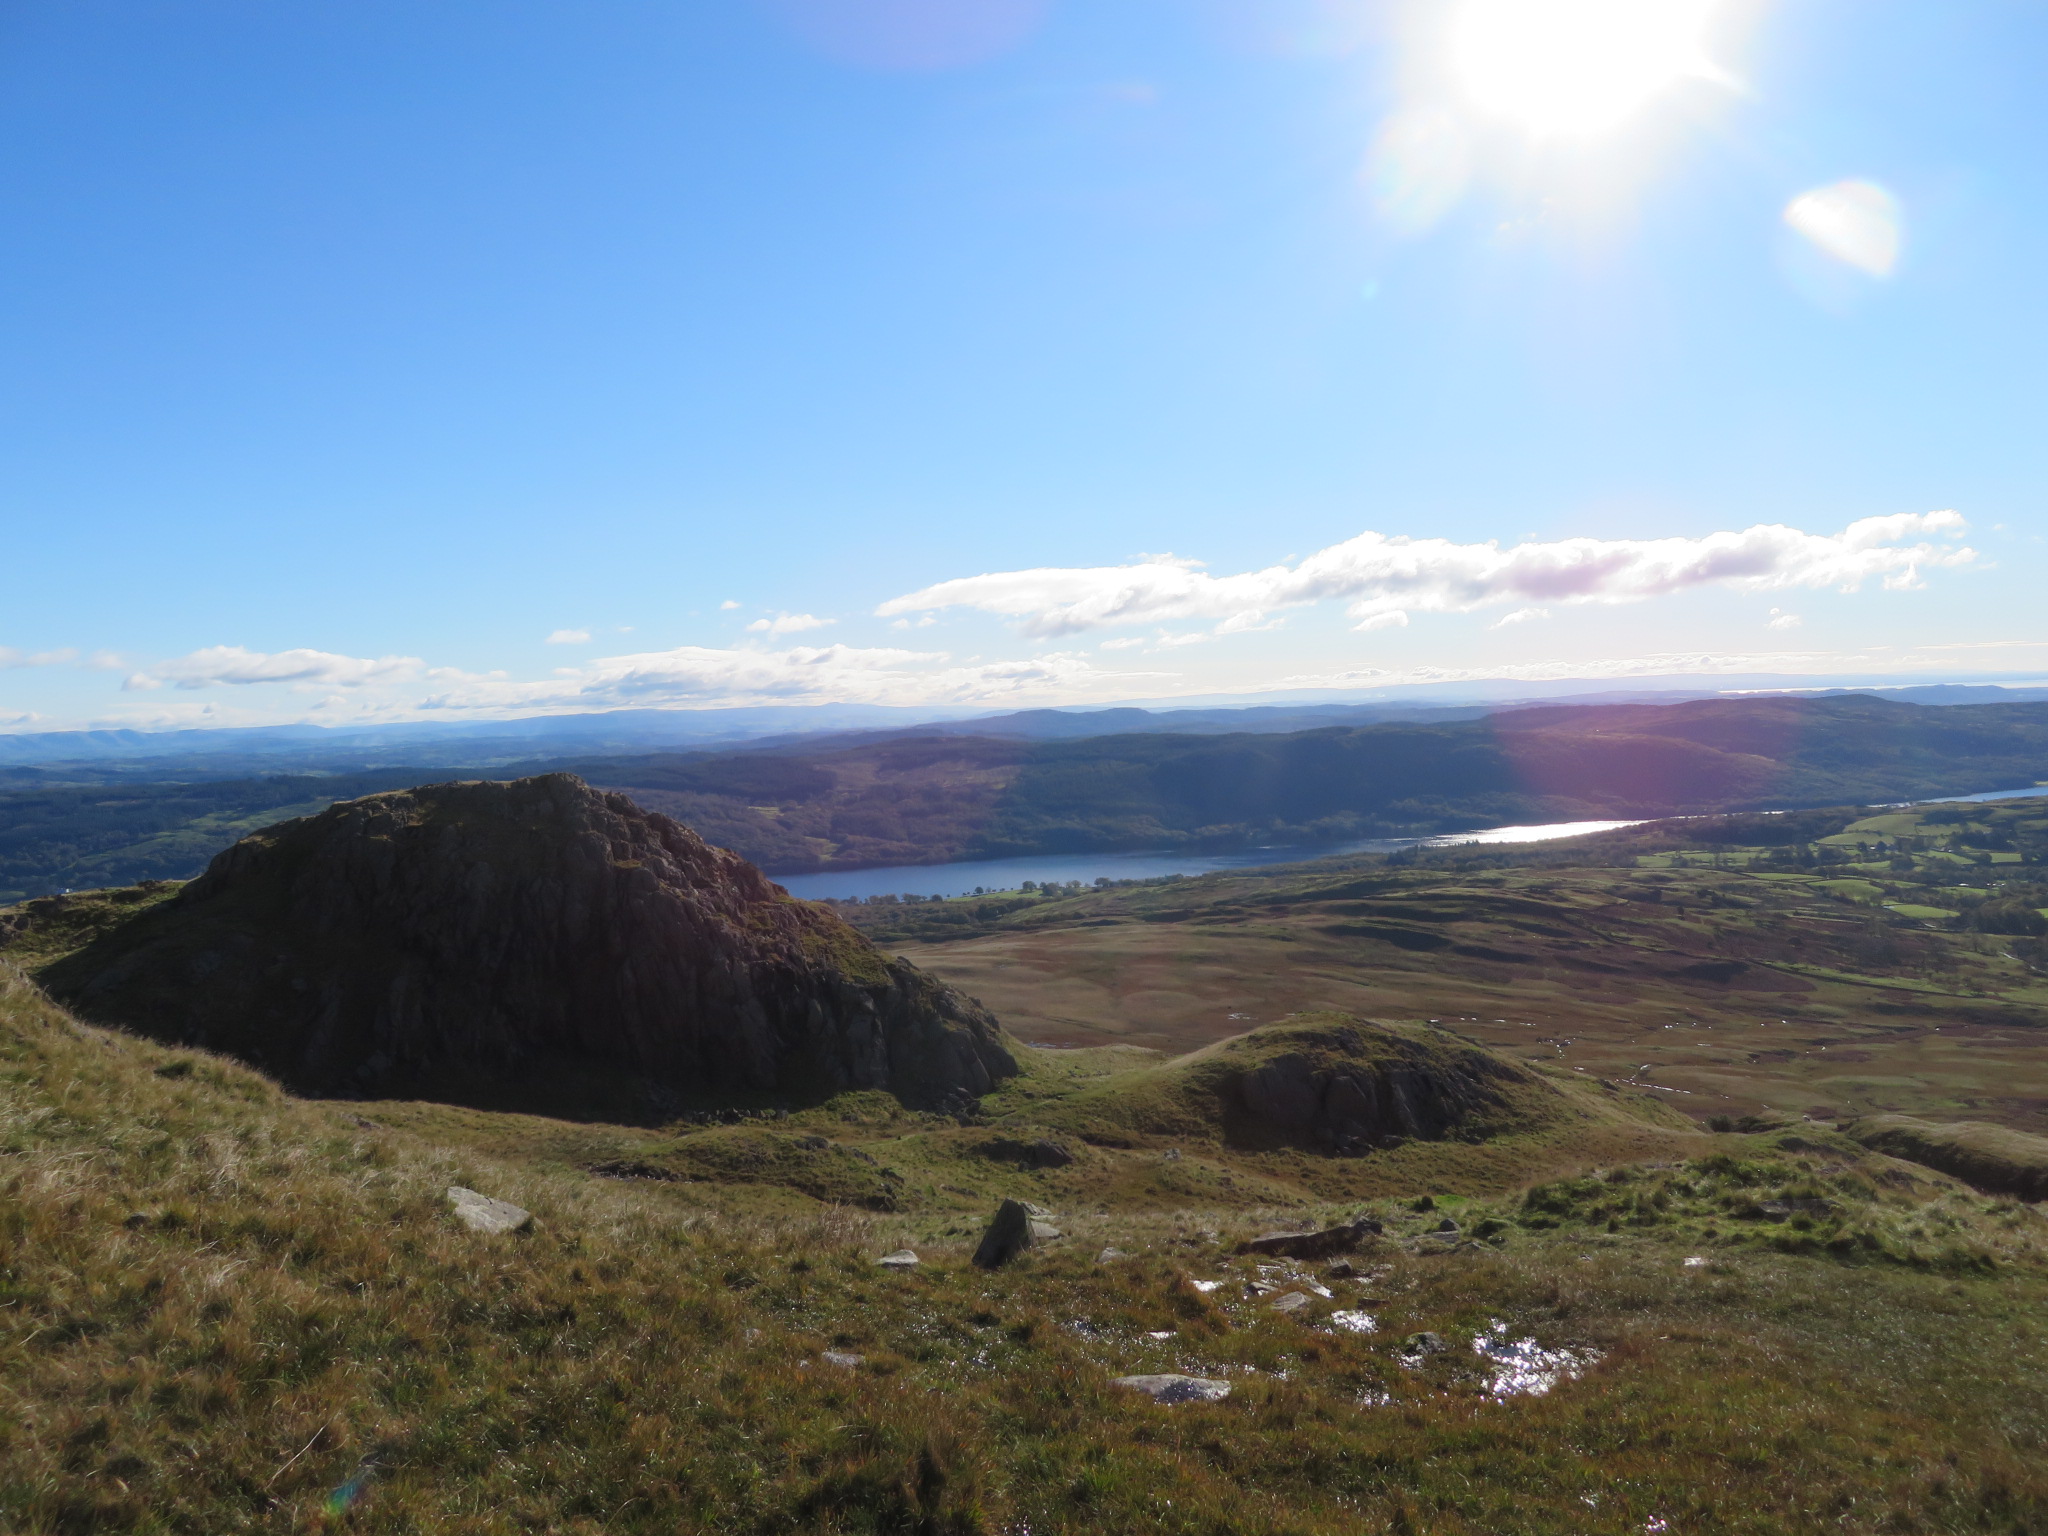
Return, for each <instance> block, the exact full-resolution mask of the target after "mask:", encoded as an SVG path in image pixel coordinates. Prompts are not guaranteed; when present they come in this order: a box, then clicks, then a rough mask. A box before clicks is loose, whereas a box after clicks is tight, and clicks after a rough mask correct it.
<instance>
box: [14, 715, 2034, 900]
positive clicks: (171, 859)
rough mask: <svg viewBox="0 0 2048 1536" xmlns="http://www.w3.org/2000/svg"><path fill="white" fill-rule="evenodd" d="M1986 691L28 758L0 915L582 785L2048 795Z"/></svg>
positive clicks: (1335, 799)
mask: <svg viewBox="0 0 2048 1536" xmlns="http://www.w3.org/2000/svg"><path fill="white" fill-rule="evenodd" d="M1986 691H1989V690H1986ZM1962 692H1963V691H1962V690H1953V689H1943V690H1940V691H1938V692H1935V693H1933V694H1932V696H1931V697H1930V699H1929V702H1928V703H1924V704H1923V703H1905V702H1900V701H1899V700H1898V699H1896V698H1882V699H1880V698H1873V697H1870V696H1868V695H1863V694H1841V695H1834V696H1825V697H1804V698H1788V697H1772V698H1751V699H1695V700H1690V701H1687V702H1683V703H1676V704H1670V703H1665V704H1548V705H1535V706H1523V707H1516V708H1495V709H1492V710H1490V711H1481V710H1479V709H1477V708H1470V707H1466V708H1451V707H1445V708H1435V709H1428V710H1418V709H1412V708H1397V707H1393V706H1336V707H1331V708H1327V709H1313V710H1303V709H1300V708H1279V707H1276V708H1273V709H1247V710H1222V709H1215V710H1186V711H1157V712H1155V711H1145V710H1138V709H1117V710H1102V711H1088V712H1080V711H1065V710H1034V711H1028V712H1025V713H1021V714H1013V715H1004V716H993V717H988V718H985V719H982V720H979V721H973V722H964V723H963V722H917V723H914V724H911V725H908V726H904V727H901V728H898V729H895V730H890V731H879V732H878V731H872V730H871V731H865V732H840V733H835V734H822V735H803V736H798V737H795V738H783V739H781V740H779V741H778V740H775V739H769V740H757V741H753V742H749V743H744V744H741V745H739V746H733V745H730V744H725V743H719V742H712V743H710V744H708V745H706V746H703V747H700V748H698V749H696V750H686V751H674V750H670V751H652V752H650V751H646V750H637V751H635V750H627V751H615V750H614V751H607V750H605V748H607V747H608V746H610V744H611V743H612V742H613V741H614V740H616V739H617V738H616V735H615V734H608V733H607V732H608V729H609V731H611V732H616V731H618V730H619V729H621V727H619V726H618V725H617V724H616V723H614V724H613V725H612V726H611V727H609V728H605V727H600V726H588V727H585V728H584V729H585V731H586V734H585V735H584V736H582V737H580V738H577V739H576V742H575V743H574V744H572V745H571V746H570V747H568V748H567V749H562V748H561V747H560V744H559V743H556V744H555V746H556V750H550V751H547V752H544V753H536V754H534V755H532V756H527V757H513V758H511V759H510V760H507V759H506V758H503V757H499V756H498V755H497V749H504V748H507V747H511V746H525V745H530V744H531V743H532V741H533V740H534V738H532V737H520V736H514V735H501V736H498V737H496V738H491V737H488V736H486V737H483V738H480V739H476V738H473V739H472V740H471V741H470V743H469V745H470V746H471V747H472V749H473V750H474V752H475V755H474V756H472V757H470V758H468V759H467V760H464V759H461V758H454V760H453V761H448V760H440V761H419V762H414V763H412V764H400V765H394V766H387V767H376V768H371V769H364V770H356V771H351V772H348V773H310V772H303V771H301V772H294V773H286V774H279V773H277V772H275V771H274V770H273V771H270V772H250V771H248V770H247V769H244V770H243V771H242V772H241V773H240V774H239V775H237V776H232V777H231V776H227V775H225V774H221V773H219V772H218V771H217V770H215V771H213V772H210V773H200V772H196V771H195V772H192V773H190V774H189V775H188V776H180V775H175V774H170V773H159V774H158V775H157V776H156V777H155V778H152V777H150V768H149V767H148V765H147V764H144V763H128V764H120V763H115V764H112V765H102V766H101V767H100V768H97V769H94V770H91V771H86V770H80V769H78V768H76V767H41V768H35V767H17V768H14V769H11V770H0V903H5V902H9V901H15V900H19V899H21V898H22V897H24V896H34V895H45V894H49V893H51V892H54V891H59V890H64V889H66V888H72V889H84V888H87V887H92V886H104V885H116V884H127V883H130V882H133V881H137V880H142V879H182V878H186V877H189V876H191V875H194V874H197V873H198V871H199V870H200V869H201V868H203V867H204V865H205V863H206V861H207V860H208V859H209V858H211V857H212V856H213V855H214V854H215V853H217V852H219V851H220V849H222V848H224V847H226V846H227V845H228V844H230V843H232V842H234V841H235V839H236V838H238V837H240V836H241V835H243V834H244V833H246V832H249V831H252V830H254V829H255V828H257V827H259V826H263V825H267V824H269V823H271V822H274V821H277V820H279V819H281V818H285V817H291V816H305V815H312V814H315V813H317V812H319V811H320V810H322V809H324V808H325V807H326V806H327V805H328V804H329V803H331V802H333V801H335V800H341V799H348V798H351V797H355V796H360V795H365V794H371V793H376V792H379V791H383V790H389V789H397V788H404V787H408V786H411V785H417V784H422V783H430V782H435V781H445V780H449V779H462V778H510V777H514V776H516V775H519V774H529V773H538V772H544V771H550V770H553V769H558V768H568V769H571V770H573V771H574V772H576V773H579V774H581V775H582V776H583V777H584V778H585V779H587V780H589V781H590V782H591V783H593V784H598V785H601V786H603V787H605V788H609V789H618V790H623V791H625V792H627V793H628V794H630V795H631V796H632V797H633V798H634V799H635V800H636V801H638V802H639V803H640V804H642V805H643V806H645V807H646V808H648V809H649V810H658V811H662V812H664V813H666V814H668V815H670V816H673V817H674V818H675V819H677V820H678V821H681V822H684V823H685V824H687V825H689V826H691V827H694V828H695V829H696V830H697V831H699V832H701V833H702V834H703V835H704V836H705V837H706V838H707V839H709V840H710V841H711V842H713V843H715V844H718V845H720V846H722V847H727V848H731V849H734V850H736V851H738V852H740V853H742V854H744V855H745V856H746V857H747V858H749V859H751V860H752V861H754V862H755V863H757V864H759V865H760V866H761V867H763V868H764V869H767V870H768V871H770V872H771V873H778V874H793V873H801V872H809V871H814V870H823V869H858V868H863V867H876V866H882V865H895V864H939V863H947V862H951V861H954V860H958V859H979V858H1001V857H1007V856H1013V855H1025V854H1048V853H1094V852H1111V851H1126V850H1175V849H1181V850H1203V851H1224V850H1230V849H1238V848H1248V847H1268V846H1284V847H1302V848H1305V849H1313V848H1316V847H1328V846H1330V845H1333V844H1335V843H1339V842H1343V841H1347V840H1355V839H1359V838H1368V837H1385V836H1414V835H1426V834H1430V833H1439V832H1454V831H1466V830H1471V829H1474V828H1479V827H1486V826H1496V825H1501V824H1504V823H1516V822H1548V821H1571V820H1580V819H1607V818H1612V819H1634V818H1647V817H1658V816H1672V815H1689V814H1695V813H1704V812H1713V811H1730V810H1760V809H1777V808H1793V807H1806V806H1820V805H1846V804H1862V803H1869V802H1873V801H1889V800H1904V799H1911V798H1916V797H1928V796H1936V795H1954V794H1969V793H1975V792H1977V791H1980V790H1996V789H2007V788H2024V787H2029V786H2031V785H2033V784H2035V783H2036V782H2039V781H2042V780H2048V702H2019V703H2013V702H1999V703H1970V702H1963V701H1962V700H1960V699H1957V697H1956V695H1957V694H1958V693H1962ZM1975 693H1976V690H1970V691H1969V692H1968V693H1966V694H1964V697H1965V698H1967V697H1969V696H1971V695H1974V694H1975ZM2000 696H2001V697H2003V696H2004V695H2003V694H2002V692H2001V694H2000ZM1934 704H1939V705H1941V706H1942V707H1931V706H1932V705H1934ZM579 718H586V717H579ZM587 718H590V719H595V720H603V719H606V718H608V717H587ZM1304 719H1306V720H1308V721H1309V722H1311V724H1310V725H1309V727H1308V728H1306V729H1304V728H1302V722H1303V721H1304ZM1105 727H1108V731H1107V732H1106V733H1105V731H1104V728H1105ZM1077 731H1088V732H1089V733H1090V734H1085V735H1077V734H1075V732H1077ZM487 748H488V749H491V750H486V749H487ZM450 756H451V757H452V756H453V753H452V751H451V753H450Z"/></svg>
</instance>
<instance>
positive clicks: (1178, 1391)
mask: <svg viewBox="0 0 2048 1536" xmlns="http://www.w3.org/2000/svg"><path fill="white" fill-rule="evenodd" d="M1110 1385H1111V1386H1116V1387H1128V1388H1130V1390H1131V1391H1133V1392H1142V1393H1144V1394H1145V1395H1146V1396H1147V1397H1149V1398H1151V1399H1152V1401H1153V1402H1155V1403H1215V1402H1220V1401H1222V1400H1223V1399H1224V1398H1226V1397H1228V1396H1230V1383H1229V1382H1227V1381H1214V1380H1211V1379H1210V1378H1209V1377H1207V1376H1172V1375H1166V1376H1119V1377H1117V1378H1116V1380H1115V1381H1113V1382H1111V1383H1110Z"/></svg>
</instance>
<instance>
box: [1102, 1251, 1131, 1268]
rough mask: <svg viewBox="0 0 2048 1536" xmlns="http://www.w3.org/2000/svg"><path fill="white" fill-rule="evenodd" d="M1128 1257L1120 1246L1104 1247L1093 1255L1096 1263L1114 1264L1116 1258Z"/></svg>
mask: <svg viewBox="0 0 2048 1536" xmlns="http://www.w3.org/2000/svg"><path fill="white" fill-rule="evenodd" d="M1129 1257H1130V1255H1129V1254H1128V1253H1125V1252H1124V1251H1123V1249H1121V1248H1105V1249H1103V1250H1102V1252H1100V1253H1098V1254H1097V1255H1095V1262H1096V1263H1098V1264H1114V1263H1115V1262H1116V1261H1117V1260H1118V1259H1128V1258H1129Z"/></svg>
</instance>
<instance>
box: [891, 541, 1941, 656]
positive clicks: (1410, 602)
mask: <svg viewBox="0 0 2048 1536" xmlns="http://www.w3.org/2000/svg"><path fill="white" fill-rule="evenodd" d="M1965 527H1966V525H1965V523H1964V521H1963V519H1962V518H1961V516H1959V515H1958V514H1957V513H1954V512H1927V513H1897V514H1894V515H1892V516H1889V517H1867V518H1864V519H1862V520H1861V521H1860V522H1855V523H1851V524H1850V525H1849V526H1848V527H1847V528H1845V529H1843V530H1842V531H1841V532H1840V533H1835V534H1817V533H1804V532H1802V531H1800V530H1799V529H1797V528H1788V527H1786V526H1785V525H1783V524H1781V523H1759V524H1757V525H1755V526H1754V527H1750V528H1745V529H1741V530H1739V531H1728V532H1721V533H1710V534H1708V535H1706V536H1705V537H1703V538H1697V539H1688V538H1664V539H1559V540H1555V541H1552V542H1550V543H1523V544H1516V545H1513V546H1510V547H1508V548H1505V549H1503V548H1502V547H1501V546H1500V544H1499V543H1498V542H1497V541H1492V540H1489V541H1488V542H1486V543H1483V544H1454V543H1452V542H1450V541H1449V540H1447V539H1414V538H1409V537H1406V536H1405V535H1397V536H1392V537H1390V536H1388V535H1386V534H1382V533H1370V532H1368V533H1362V534H1360V535H1358V537H1356V538H1354V539H1349V540H1346V541H1345V542H1344V543H1342V544H1333V545H1331V546H1330V547H1329V548H1327V549H1323V550H1318V551H1317V552H1316V553H1314V554H1312V555H1310V556H1308V557H1307V558H1306V559H1304V560H1302V561H1300V562H1298V563H1296V564H1294V565H1285V564H1282V565H1274V566H1269V567H1267V568H1266V569H1265V570H1262V571H1247V572H1244V573H1242V574H1240V575H1235V576H1212V575H1210V574H1208V572H1206V571H1204V570H1203V569H1202V568H1201V562H1199V561H1194V560H1183V559H1177V558H1175V557H1173V556H1171V555H1162V556H1159V557H1157V558H1155V559H1152V560H1148V561H1146V562H1144V563H1142V564H1138V565H1120V566H1092V567H1091V566H1084V567H1047V568H1041V569H1038V570H1028V571H1001V572H994V573H990V574H986V575H981V576H965V577H960V578H957V579H955V580H952V581H942V582H939V583H937V584H936V585H934V586H930V587H926V588H924V589H923V590H921V591H917V592H911V593H908V594H906V595H904V596H902V597H895V598H891V599H890V600H889V601H888V602H886V603H883V604H882V605H881V607H879V608H878V609H876V610H875V611H876V613H877V614H879V615H880V616H881V617H883V618H890V617H894V616H896V615H900V614H909V613H930V612H934V611H937V610H940V609H945V608H974V609H979V610H980V611H982V612H984V613H993V614H999V615H1001V616H1003V617H1005V618H1011V619H1017V620H1020V621H1021V623H1020V626H1019V627H1020V628H1021V629H1022V630H1023V632H1024V633H1025V634H1027V635H1032V636H1038V637H1050V636H1058V635H1071V634H1080V633H1083V632H1085V631H1087V630H1091V629H1104V628H1109V627H1111V626H1117V625H1126V624H1158V623H1170V622H1174V621H1185V620H1189V619H1196V620H1200V619H1215V620H1219V621H1222V623H1223V625H1224V626H1226V627H1228V628H1233V629H1234V628H1242V627H1247V626H1249V625H1251V624H1254V623H1257V622H1258V621H1259V620H1260V619H1262V618H1263V617H1264V616H1265V615H1266V614H1267V613H1270V612H1271V611H1273V610H1275V609H1281V608H1298V607H1303V606H1306V605H1308V604H1312V603H1320V602H1334V601H1342V602H1346V603H1347V604H1348V607H1347V609H1346V611H1347V613H1349V615H1350V616H1351V618H1352V619H1353V620H1355V621H1356V622H1357V624H1358V627H1359V628H1361V629H1372V628H1379V627H1382V626H1384V625H1388V624H1399V623H1402V622H1404V620H1403V619H1400V618H1394V617H1391V615H1395V614H1402V615H1405V614H1407V613H1411V612H1419V613H1466V612H1470V611H1471V610H1473V609H1476V608H1482V607H1486V606H1489V605H1491V604H1495V603H1511V602H1522V603H1529V602H1531V601H1534V602H1539V603H1633V602H1641V601H1644V600H1645V599H1648V598H1654V597H1662V596H1667V595H1669V594H1671V593H1674V592H1682V591H1686V590H1688V589H1690V588H1693V587H1702V586H1712V585H1719V586H1728V587H1734V588H1736V589H1738V590H1743V591H1773V590H1778V589H1783V588H1789V587H1837V588H1840V589H1842V590H1844V591H1854V590H1856V589H1857V588H1858V587H1860V586H1861V585H1862V584H1863V583H1864V582H1866V581H1869V580H1873V579H1875V580H1879V581H1881V582H1882V583H1883V584H1884V586H1885V587H1886V588H1888V589H1891V590H1900V589H1905V588H1911V587H1916V586H1919V585H1920V584H1921V581H1922V576H1921V573H1922V571H1923V570H1924V569H1929V568H1934V567H1942V566H1956V565H1964V564H1967V563H1968V562H1970V561H1972V560H1974V559H1975V558H1976V553H1975V551H1973V550H1970V549H1967V548H1963V547H1960V546H1956V545H1953V544H1934V543H1930V542H1928V537H1929V536H1939V537H1942V538H1945V539H1954V538H1957V537H1959V536H1960V535H1961V534H1962V533H1963V531H1964V529H1965ZM1909 539H1917V540H1918V541H1919V542H1916V543H1907V542H1905V541H1906V540H1909Z"/></svg>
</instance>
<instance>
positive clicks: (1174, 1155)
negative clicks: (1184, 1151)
mask: <svg viewBox="0 0 2048 1536" xmlns="http://www.w3.org/2000/svg"><path fill="white" fill-rule="evenodd" d="M1159 1156H1160V1161H1161V1162H1166V1163H1177V1162H1179V1161H1180V1148H1179V1147H1168V1148H1167V1149H1166V1150H1165V1151H1164V1152H1162V1153H1161V1154H1160V1155H1159Z"/></svg>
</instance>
